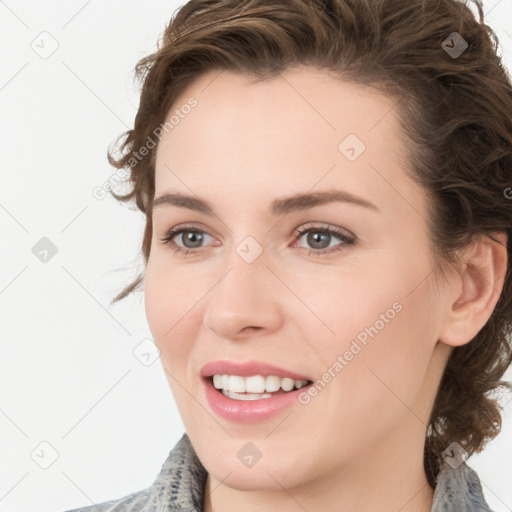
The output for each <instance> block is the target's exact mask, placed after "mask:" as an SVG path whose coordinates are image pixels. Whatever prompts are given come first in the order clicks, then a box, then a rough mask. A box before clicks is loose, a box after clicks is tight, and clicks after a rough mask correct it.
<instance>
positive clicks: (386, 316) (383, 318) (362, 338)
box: [298, 301, 403, 405]
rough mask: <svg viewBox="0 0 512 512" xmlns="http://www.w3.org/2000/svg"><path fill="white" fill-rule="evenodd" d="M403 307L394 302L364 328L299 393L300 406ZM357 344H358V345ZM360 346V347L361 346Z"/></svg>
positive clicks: (343, 366) (306, 402) (315, 393)
mask: <svg viewBox="0 0 512 512" xmlns="http://www.w3.org/2000/svg"><path fill="white" fill-rule="evenodd" d="M402 309H403V306H402V304H400V302H398V301H396V302H394V303H393V304H392V307H391V308H388V309H387V310H386V312H385V313H381V314H380V316H379V319H378V320H376V321H375V322H374V323H373V325H371V326H370V327H365V328H364V329H363V330H362V331H361V332H360V333H359V334H358V335H357V336H356V337H355V338H354V339H353V340H352V343H351V345H350V348H349V349H348V350H346V351H345V352H344V353H343V355H339V356H338V357H337V358H336V361H334V363H333V364H332V365H331V366H329V368H327V370H326V371H325V372H324V373H323V374H322V377H321V378H320V379H318V380H317V381H316V382H315V383H314V384H312V385H311V386H309V387H308V388H307V389H305V390H304V391H303V392H302V393H299V396H298V400H299V402H300V403H301V404H302V405H307V404H309V403H310V402H311V399H312V398H314V397H315V396H317V395H318V393H319V392H320V391H322V389H324V388H325V386H327V384H328V383H329V382H330V381H331V380H332V379H333V378H334V377H336V375H337V374H338V373H340V372H341V370H343V368H345V366H347V365H348V363H349V362H350V361H352V359H354V357H355V356H356V355H357V354H359V353H360V352H361V351H362V349H363V348H364V347H366V346H367V344H368V337H370V338H372V339H373V338H375V336H377V335H378V334H379V333H380V331H381V330H382V329H384V327H385V326H386V325H387V324H389V322H390V321H391V320H392V319H393V318H395V316H396V314H397V313H400V311H402ZM358 342H359V343H358ZM361 345H362V346H361Z"/></svg>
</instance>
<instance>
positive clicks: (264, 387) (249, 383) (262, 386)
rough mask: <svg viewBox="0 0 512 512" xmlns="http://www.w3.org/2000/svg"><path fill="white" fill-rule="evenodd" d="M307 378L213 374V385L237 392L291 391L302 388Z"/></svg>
mask: <svg viewBox="0 0 512 512" xmlns="http://www.w3.org/2000/svg"><path fill="white" fill-rule="evenodd" d="M307 382H308V381H307V380H293V379H290V378H288V377H285V378H284V379H281V378H280V377H276V376H275V375H269V376H268V377H263V376H262V375H253V376H251V377H240V376H238V375H219V374H215V375H214V376H213V385H214V386H215V387H216V388H217V389H224V390H225V391H234V392H235V393H246V392H247V393H264V392H265V391H266V392H267V393H272V392H273V391H278V390H279V388H282V389H283V391H291V390H292V389H293V387H294V386H295V387H296V388H297V389H300V388H301V387H302V386H304V384H306V383H307Z"/></svg>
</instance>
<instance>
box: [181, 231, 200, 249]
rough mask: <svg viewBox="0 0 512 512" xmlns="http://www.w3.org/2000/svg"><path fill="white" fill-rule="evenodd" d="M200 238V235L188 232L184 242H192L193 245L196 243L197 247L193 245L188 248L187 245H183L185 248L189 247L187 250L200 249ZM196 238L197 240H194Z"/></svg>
mask: <svg viewBox="0 0 512 512" xmlns="http://www.w3.org/2000/svg"><path fill="white" fill-rule="evenodd" d="M201 236H202V235H201V233H196V232H194V231H189V232H188V233H187V236H186V237H185V240H186V241H187V242H192V243H194V242H198V245H197V246H194V245H193V246H192V247H190V246H188V245H187V244H185V246H187V247H189V248H191V249H194V248H196V247H201ZM196 237H197V238H196Z"/></svg>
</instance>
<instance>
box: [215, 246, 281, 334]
mask: <svg viewBox="0 0 512 512" xmlns="http://www.w3.org/2000/svg"><path fill="white" fill-rule="evenodd" d="M268 263H269V261H268V257H267V255H266V253H265V251H264V249H263V247H262V246H261V244H259V242H257V241H256V240H255V239H254V238H253V237H246V239H244V240H242V242H240V243H239V244H238V245H236V246H234V247H233V250H232V251H231V254H230V255H229V256H228V257H227V258H226V261H225V266H224V268H225V270H224V272H223V273H222V276H221V278H220V280H219V281H217V283H216V284H215V286H214V288H213V289H212V290H211V293H210V294H208V299H207V309H206V312H205V322H206V324H207V325H208V326H209V327H210V328H212V329H213V330H214V331H215V332H216V333H217V334H218V335H219V336H224V337H232V336H235V335H236V333H237V332H238V331H240V330H241V329H243V328H244V327H247V326H251V327H267V328H268V327H271V328H272V329H273V328H275V327H276V325H275V324H276V322H277V321H278V316H279V304H278V299H277V297H278V296H277V293H278V290H277V289H276V285H277V283H276V282H275V281H277V280H276V278H275V276H274V275H273V273H272V272H271V271H270V270H269V268H267V265H268Z"/></svg>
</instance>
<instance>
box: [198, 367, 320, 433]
mask: <svg viewBox="0 0 512 512" xmlns="http://www.w3.org/2000/svg"><path fill="white" fill-rule="evenodd" d="M310 385H311V384H310ZM203 386H204V391H205V394H206V399H207V401H208V404H209V405H210V408H211V409H212V411H213V412H214V413H216V414H217V415H218V416H220V417H221V418H224V419H226V420H230V421H234V422H237V423H253V422H256V421H264V420H267V419H269V418H271V417H272V416H275V415H277V414H279V413H280V412H282V411H283V410H285V409H287V408H288V407H290V406H292V405H293V404H294V403H296V402H297V401H298V398H299V394H300V393H301V392H303V390H304V389H305V388H308V387H309V386H303V387H302V388H301V389H296V390H294V391H290V392H288V393H283V394H281V395H275V396H272V397H271V398H261V399H259V400H234V399H232V398H228V397H227V396H224V395H223V394H222V393H221V392H220V391H219V390H218V389H216V388H215V387H214V386H213V381H212V379H209V378H206V377H205V378H203Z"/></svg>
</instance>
